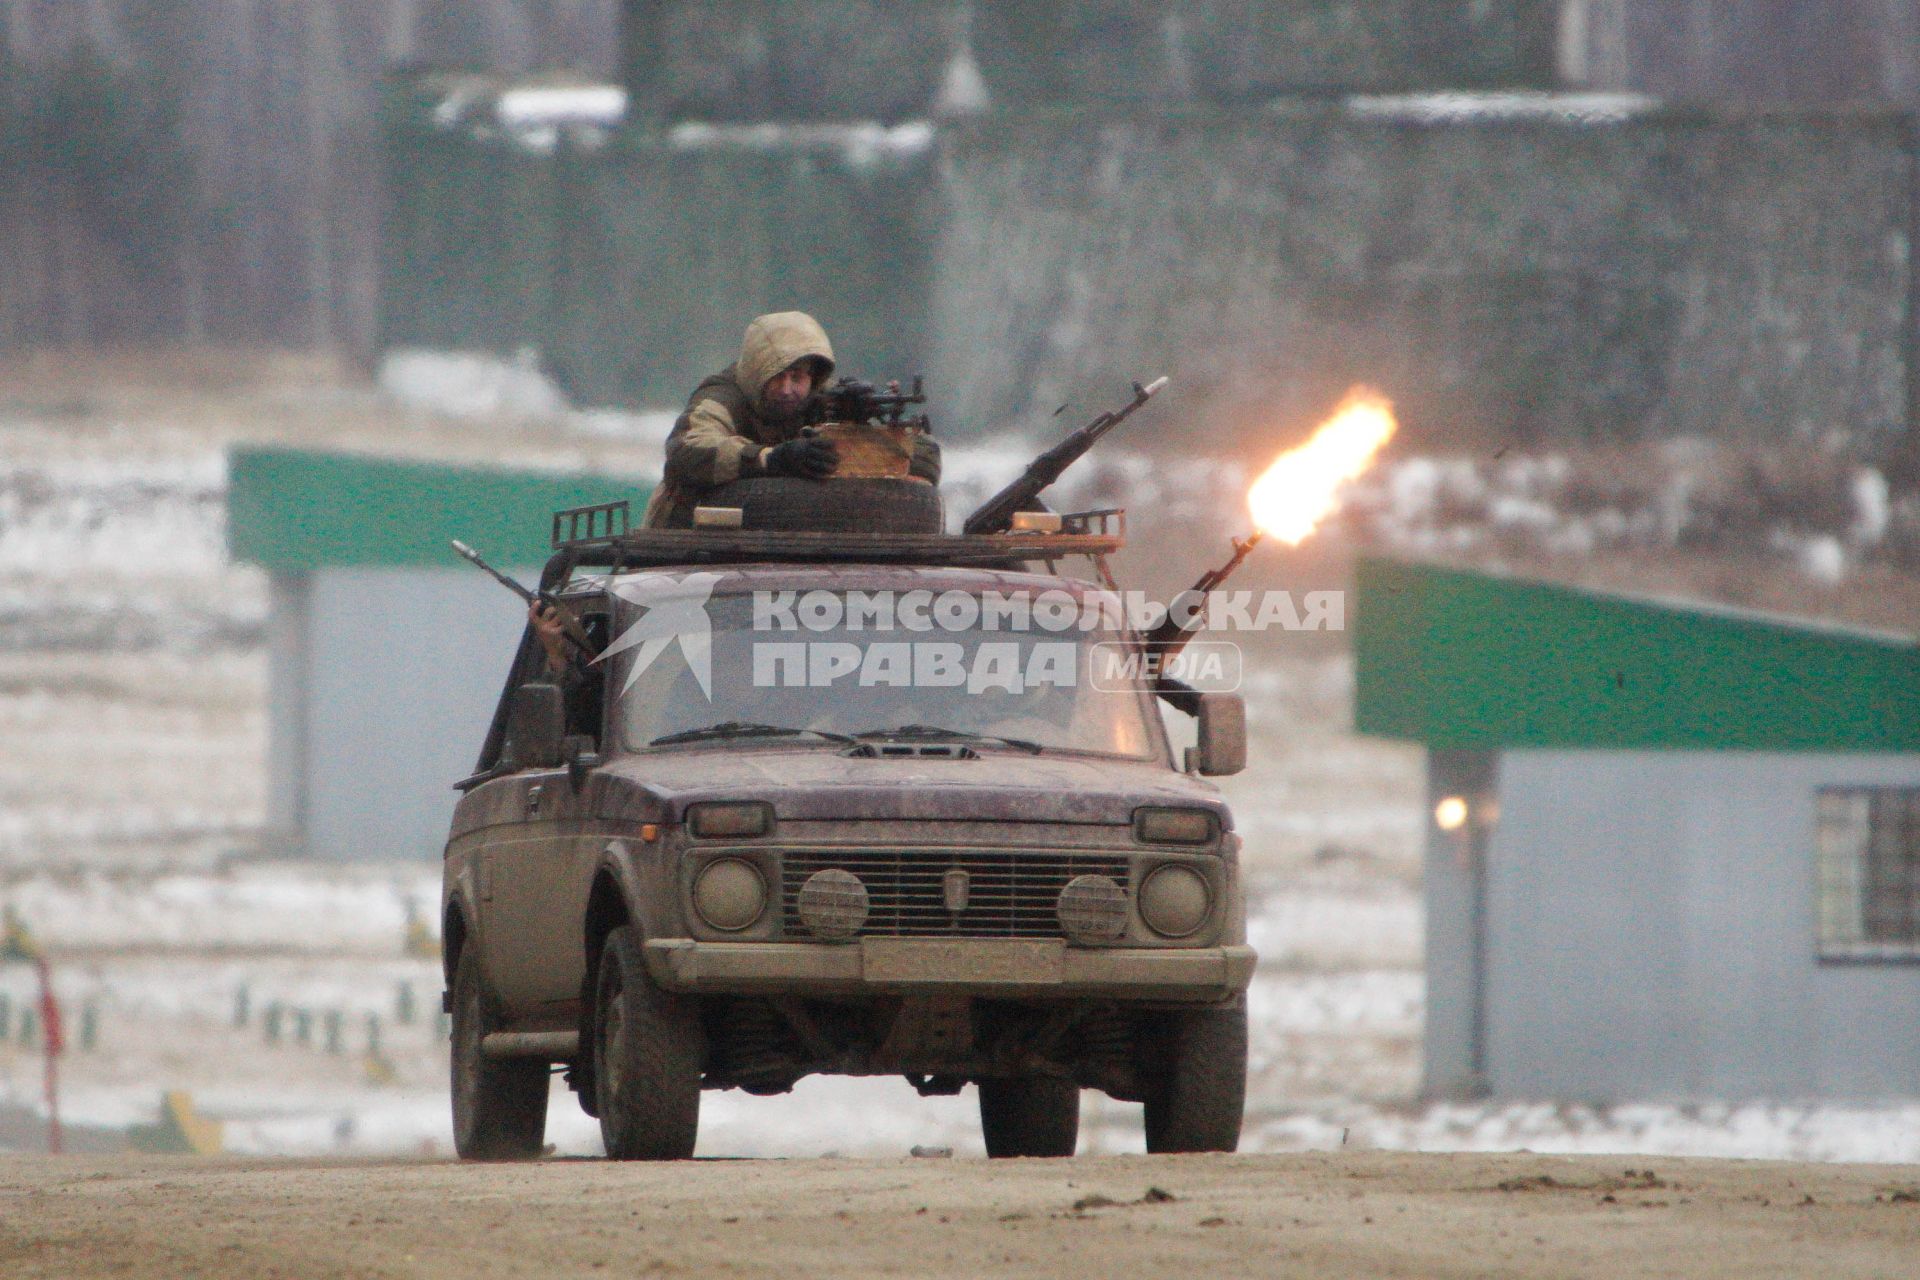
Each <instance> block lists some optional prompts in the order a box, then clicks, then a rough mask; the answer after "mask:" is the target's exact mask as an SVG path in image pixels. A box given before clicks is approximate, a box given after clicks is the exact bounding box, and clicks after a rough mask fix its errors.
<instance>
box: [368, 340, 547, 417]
mask: <svg viewBox="0 0 1920 1280" xmlns="http://www.w3.org/2000/svg"><path fill="white" fill-rule="evenodd" d="M378 381H379V384H380V389H381V390H382V391H384V392H386V393H387V394H388V395H389V396H392V397H393V398H394V399H395V400H398V401H399V402H400V403H402V404H405V405H410V406H413V407H416V408H421V409H429V410H432V411H434V412H436V413H445V414H450V415H452V416H454V417H459V418H483V417H522V418H557V417H560V416H561V415H563V414H564V413H566V411H567V408H568V406H567V397H566V395H565V394H564V393H563V392H562V391H561V390H560V389H559V388H558V387H556V386H555V385H554V384H553V382H552V380H551V379H549V378H548V377H547V376H546V374H544V373H543V372H541V370H540V365H539V357H538V354H537V353H536V352H535V351H534V350H533V349H532V348H530V347H522V348H521V349H520V350H519V351H518V352H516V353H515V354H514V355H513V356H512V357H510V358H507V359H502V358H501V357H499V356H496V355H493V354H492V353H490V352H484V351H434V350H427V349H423V348H417V347H396V348H394V349H392V350H390V351H388V352H387V353H386V354H385V355H383V356H382V357H381V358H380V370H379V374H378Z"/></svg>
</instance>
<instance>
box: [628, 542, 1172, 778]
mask: <svg viewBox="0 0 1920 1280" xmlns="http://www.w3.org/2000/svg"><path fill="white" fill-rule="evenodd" d="M744 568H747V566H739V567H737V568H736V569H735V571H734V572H729V573H726V574H724V575H723V580H722V582H721V583H720V584H718V585H716V587H715V588H714V590H713V592H712V597H711V598H713V599H715V600H718V599H723V598H729V597H731V598H739V597H751V596H752V595H753V594H754V593H756V592H761V591H792V590H799V591H809V590H829V591H834V592H837V593H842V594H844V593H846V592H849V591H893V592H895V593H897V594H904V593H905V592H908V591H926V590H931V591H933V592H934V593H935V594H938V593H939V592H941V591H946V590H959V591H964V592H967V593H970V594H973V595H979V594H982V593H984V592H990V591H1026V592H1032V593H1034V594H1038V593H1040V592H1045V591H1066V592H1069V593H1071V594H1072V595H1074V596H1075V597H1076V598H1080V599H1085V598H1087V597H1089V596H1094V595H1102V594H1108V593H1107V592H1106V590H1105V588H1103V587H1100V586H1099V585H1098V584H1093V583H1087V582H1082V581H1080V580H1077V579H1072V578H1060V577H1053V576H1050V575H1044V574H1027V573H1011V572H994V571H984V572H983V571H978V570H974V571H966V572H962V571H958V570H952V569H935V568H929V569H916V570H913V571H910V572H907V573H903V572H902V571H900V570H898V569H891V568H890V567H889V568H888V569H880V570H878V571H876V569H875V568H874V567H867V570H866V572H860V568H861V567H860V566H848V567H847V568H846V569H844V570H840V571H836V572H831V573H822V572H819V571H814V572H807V571H805V570H802V571H800V572H798V573H789V572H783V573H781V574H780V575H778V576H774V575H764V574H758V573H751V572H740V571H739V569H744ZM784 568H786V566H783V569H784ZM692 571H694V570H691V569H689V570H688V572H692ZM614 601H615V606H614V607H615V614H616V617H615V628H616V631H615V634H619V633H620V632H621V631H623V630H624V628H625V627H626V626H628V625H629V624H631V623H632V622H633V621H635V620H636V619H637V617H638V616H639V613H640V610H639V607H638V606H637V605H635V604H634V603H632V602H630V601H627V600H625V599H622V598H620V597H618V596H617V595H616V596H615V597H614ZM1069 636H1070V637H1071V638H1073V639H1075V640H1076V641H1077V642H1078V643H1080V644H1082V645H1083V646H1084V647H1087V648H1090V647H1091V645H1092V644H1093V643H1095V642H1096V641H1104V642H1113V641H1119V642H1121V643H1127V644H1138V643H1139V636H1138V634H1137V633H1136V632H1134V631H1132V630H1130V629H1126V628H1124V627H1123V628H1122V629H1120V630H1117V631H1107V632H1103V633H1086V632H1079V631H1074V632H1070V633H1066V634H1064V635H1063V636H1062V638H1063V639H1064V638H1068V637H1069ZM634 657H635V653H634V651H633V650H631V649H629V650H627V651H625V652H622V653H619V654H616V655H614V656H613V657H612V658H611V659H610V660H609V663H608V665H609V666H610V667H611V670H609V671H608V672H607V679H608V680H609V682H610V683H609V686H608V694H609V705H608V711H607V723H608V728H609V731H610V732H609V735H608V736H609V737H610V738H611V739H613V740H614V741H615V742H617V749H618V750H619V751H620V752H621V753H622V754H627V755H637V756H645V755H654V754H659V753H668V752H672V753H683V752H688V751H714V750H719V751H727V752H733V753H738V752H739V751H741V750H743V749H744V750H751V751H766V750H809V749H811V750H820V749H823V748H824V749H829V750H833V751H844V750H846V744H845V743H843V742H836V741H834V740H832V739H830V738H825V737H821V736H818V735H817V734H814V733H808V732H804V731H803V732H800V733H796V734H791V735H788V734H780V735H775V734H764V735H754V736H726V737H718V738H711V739H701V740H696V741H691V742H679V743H667V744H662V745H655V744H654V743H652V742H651V741H646V740H641V739H637V738H636V737H635V736H634V735H633V727H634V726H633V724H632V722H631V720H630V718H629V717H628V716H627V715H626V714H625V713H624V706H625V701H626V698H627V697H628V696H629V695H630V693H632V692H637V691H629V690H628V689H626V687H625V685H626V680H627V676H628V673H629V672H630V670H631V667H632V663H633V661H634ZM1112 696H1128V697H1131V698H1132V700H1133V704H1134V705H1133V713H1134V714H1136V715H1137V716H1138V717H1139V720H1140V723H1141V725H1142V726H1143V727H1144V731H1145V744H1144V750H1143V751H1141V752H1139V753H1125V752H1119V751H1102V750H1097V749H1094V748H1089V747H1085V746H1073V745H1055V744H1052V743H1044V744H1042V747H1043V750H1042V752H1041V753H1040V756H1037V757H1036V756H1035V755H1034V753H1032V752H1031V751H1029V750H1028V749H1026V748H1024V747H1019V746H1015V745H1011V744H1009V743H1005V742H1000V741H997V740H995V738H994V736H993V735H990V734H989V735H986V736H982V737H974V736H971V734H972V733H973V732H975V731H972V730H968V729H966V728H965V727H963V726H942V727H953V728H955V729H956V731H957V732H956V735H955V736H954V737H952V738H949V739H943V741H947V742H954V743H963V744H964V745H966V746H969V747H972V748H974V749H975V750H978V751H981V752H991V753H993V754H996V755H999V754H1007V755H1017V756H1020V757H1023V758H1027V759H1035V758H1044V757H1045V756H1061V757H1072V758H1084V759H1094V760H1113V761H1124V762H1127V763H1132V764H1142V763H1146V764H1156V765H1160V766H1163V767H1166V768H1172V767H1173V763H1172V762H1173V750H1172V747H1171V745H1170V740H1169V738H1168V734H1167V728H1166V724H1165V722H1164V721H1163V720H1162V718H1161V713H1160V708H1159V700H1158V699H1157V698H1156V697H1155V695H1154V693H1153V691H1152V690H1151V688H1150V687H1148V685H1147V684H1146V682H1144V681H1135V682H1134V686H1133V688H1132V690H1131V691H1130V692H1128V693H1126V694H1115V695H1112ZM740 718H741V717H739V716H735V715H732V714H730V713H729V712H727V711H725V710H724V709H722V708H719V707H716V708H715V722H716V723H718V722H721V721H725V720H728V719H740ZM773 722H774V721H773V720H771V719H768V720H767V723H773ZM782 727H785V728H796V729H803V730H804V728H805V726H798V725H783V726H782ZM895 727H897V726H893V725H874V726H871V727H870V728H868V729H866V730H863V731H862V732H863V733H866V734H867V735H868V736H865V737H863V738H862V741H864V742H887V741H892V740H893V739H891V738H889V737H887V736H885V735H881V734H878V733H877V732H875V731H877V730H881V729H892V728H895ZM1011 736H1015V737H1017V736H1019V735H1011ZM901 740H902V741H907V740H912V739H901ZM924 741H926V742H928V743H932V742H933V741H935V739H933V738H931V737H928V738H925V739H924Z"/></svg>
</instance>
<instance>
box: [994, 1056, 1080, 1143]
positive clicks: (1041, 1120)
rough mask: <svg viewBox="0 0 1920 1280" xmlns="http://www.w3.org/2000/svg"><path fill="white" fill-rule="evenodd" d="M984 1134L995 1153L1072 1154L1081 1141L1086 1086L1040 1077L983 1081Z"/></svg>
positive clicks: (1069, 1081) (1049, 1077)
mask: <svg viewBox="0 0 1920 1280" xmlns="http://www.w3.org/2000/svg"><path fill="white" fill-rule="evenodd" d="M980 1134H981V1136H982V1137H984V1138H985V1139H986V1141H987V1154H988V1155H990V1156H994V1157H996V1158H998V1157H1006V1156H1070V1155H1072V1154H1073V1151H1074V1148H1075V1147H1076V1146H1077V1145H1078V1144H1079V1141H1080V1087H1079V1086H1078V1085H1076V1084H1074V1082H1073V1081H1071V1080H1060V1079H1057V1078H1055V1077H1052V1076H1044V1077H1042V1076H1035V1077H1031V1078H1029V1079H1024V1080H982V1081H981V1082H980Z"/></svg>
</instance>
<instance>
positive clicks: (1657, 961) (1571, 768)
mask: <svg viewBox="0 0 1920 1280" xmlns="http://www.w3.org/2000/svg"><path fill="white" fill-rule="evenodd" d="M1351 616H1352V618H1353V621H1354V646H1355V662H1356V693H1355V699H1356V702H1355V719H1356V723H1357V725H1358V728H1359V729H1360V731H1361V732H1363V733H1367V734H1372V735H1375V736H1379V737H1387V738H1396V739H1402V740H1409V741H1414V742H1419V743H1422V744H1424V745H1425V746H1426V747H1427V750H1428V761H1429V767H1428V792H1429V795H1428V800H1429V804H1430V806H1431V813H1432V815H1433V821H1432V825H1431V826H1430V828H1429V830H1430V836H1429V842H1428V854H1427V860H1426V895H1427V914H1428V920H1427V1040H1426V1087H1427V1090H1428V1091H1429V1092H1430V1093H1431V1094H1433V1095H1436V1096H1443V1097H1444V1096H1476V1095H1482V1094H1488V1095H1492V1096H1495V1097H1499V1098H1509V1099H1556V1100H1571V1101H1583V1102H1593V1103H1624V1102H1635V1101H1705V1100H1743V1099H1778V1100H1801V1099H1809V1100H1810V1099H1833V1100H1852V1101H1870V1100H1880V1099H1888V1098H1896V1097H1913V1096H1916V1095H1920V649H1916V648H1915V647H1914V645H1913V644H1912V643H1911V641H1909V640H1907V639H1904V638H1894V637H1888V636H1884V635H1877V634H1872V633H1863V632H1853V631H1843V630H1839V629H1832V628H1820V627H1813V626H1808V625H1804V624H1795V623H1792V622H1788V621H1785V620H1780V619H1771V618H1761V617H1757V616H1753V615H1744V614H1731V613H1724V612H1717V611H1709V610H1705V609H1700V608H1688V607H1685V606H1681V605H1676V604H1667V603H1654V602H1647V601H1639V600H1628V599H1620V598H1611V597H1603V596H1598V595H1592V594H1588V593H1585V592H1581V591H1576V590H1571V589H1568V588H1563V587H1554V586H1544V585H1539V584H1529V583H1521V582H1514V581H1508V580H1503V579H1497V578H1490V577H1485V576H1481V575H1476V574H1467V573H1456V572H1448V571H1442V570H1436V569H1430V568H1422V567H1417V566H1412V565H1406V564H1398V563H1389V562H1384V561H1365V562H1363V563H1362V564H1361V566H1360V568H1359V571H1358V580H1357V592H1356V600H1355V603H1354V608H1353V611H1352V614H1351Z"/></svg>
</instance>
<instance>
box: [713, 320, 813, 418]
mask: <svg viewBox="0 0 1920 1280" xmlns="http://www.w3.org/2000/svg"><path fill="white" fill-rule="evenodd" d="M800 360H805V361H807V362H808V363H809V364H810V365H811V366H812V368H813V374H814V378H813V386H814V387H815V388H816V389H817V388H818V387H819V386H820V385H821V384H822V383H823V382H825V381H826V380H827V378H828V377H830V376H831V375H832V373H833V344H832V343H830V342H828V341H827V331H826V330H825V329H822V328H821V327H820V322H819V321H818V320H815V319H814V318H813V317H812V316H810V315H808V314H807V313H806V312H804V311H776V312H774V313H773V314H771V315H764V316H760V317H758V318H757V319H755V320H754V322H753V323H752V324H750V325H748V326H747V333H746V336H745V337H744V338H742V339H741V341H740V359H739V362H738V363H737V364H735V366H734V376H735V379H736V380H737V381H738V382H739V384H740V389H741V390H742V391H744V392H746V393H747V395H748V396H749V397H750V398H751V399H752V400H753V402H754V404H755V405H756V406H758V407H759V408H760V409H761V410H762V411H763V412H764V411H767V410H769V409H772V408H775V406H770V405H769V404H768V403H767V400H766V396H765V392H766V389H767V383H769V382H771V381H772V380H773V378H774V376H775V375H776V374H779V373H781V372H783V371H784V370H786V369H787V368H788V367H790V366H791V365H793V364H794V363H795V362H796V361H800ZM776 416H778V415H777V414H776Z"/></svg>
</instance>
